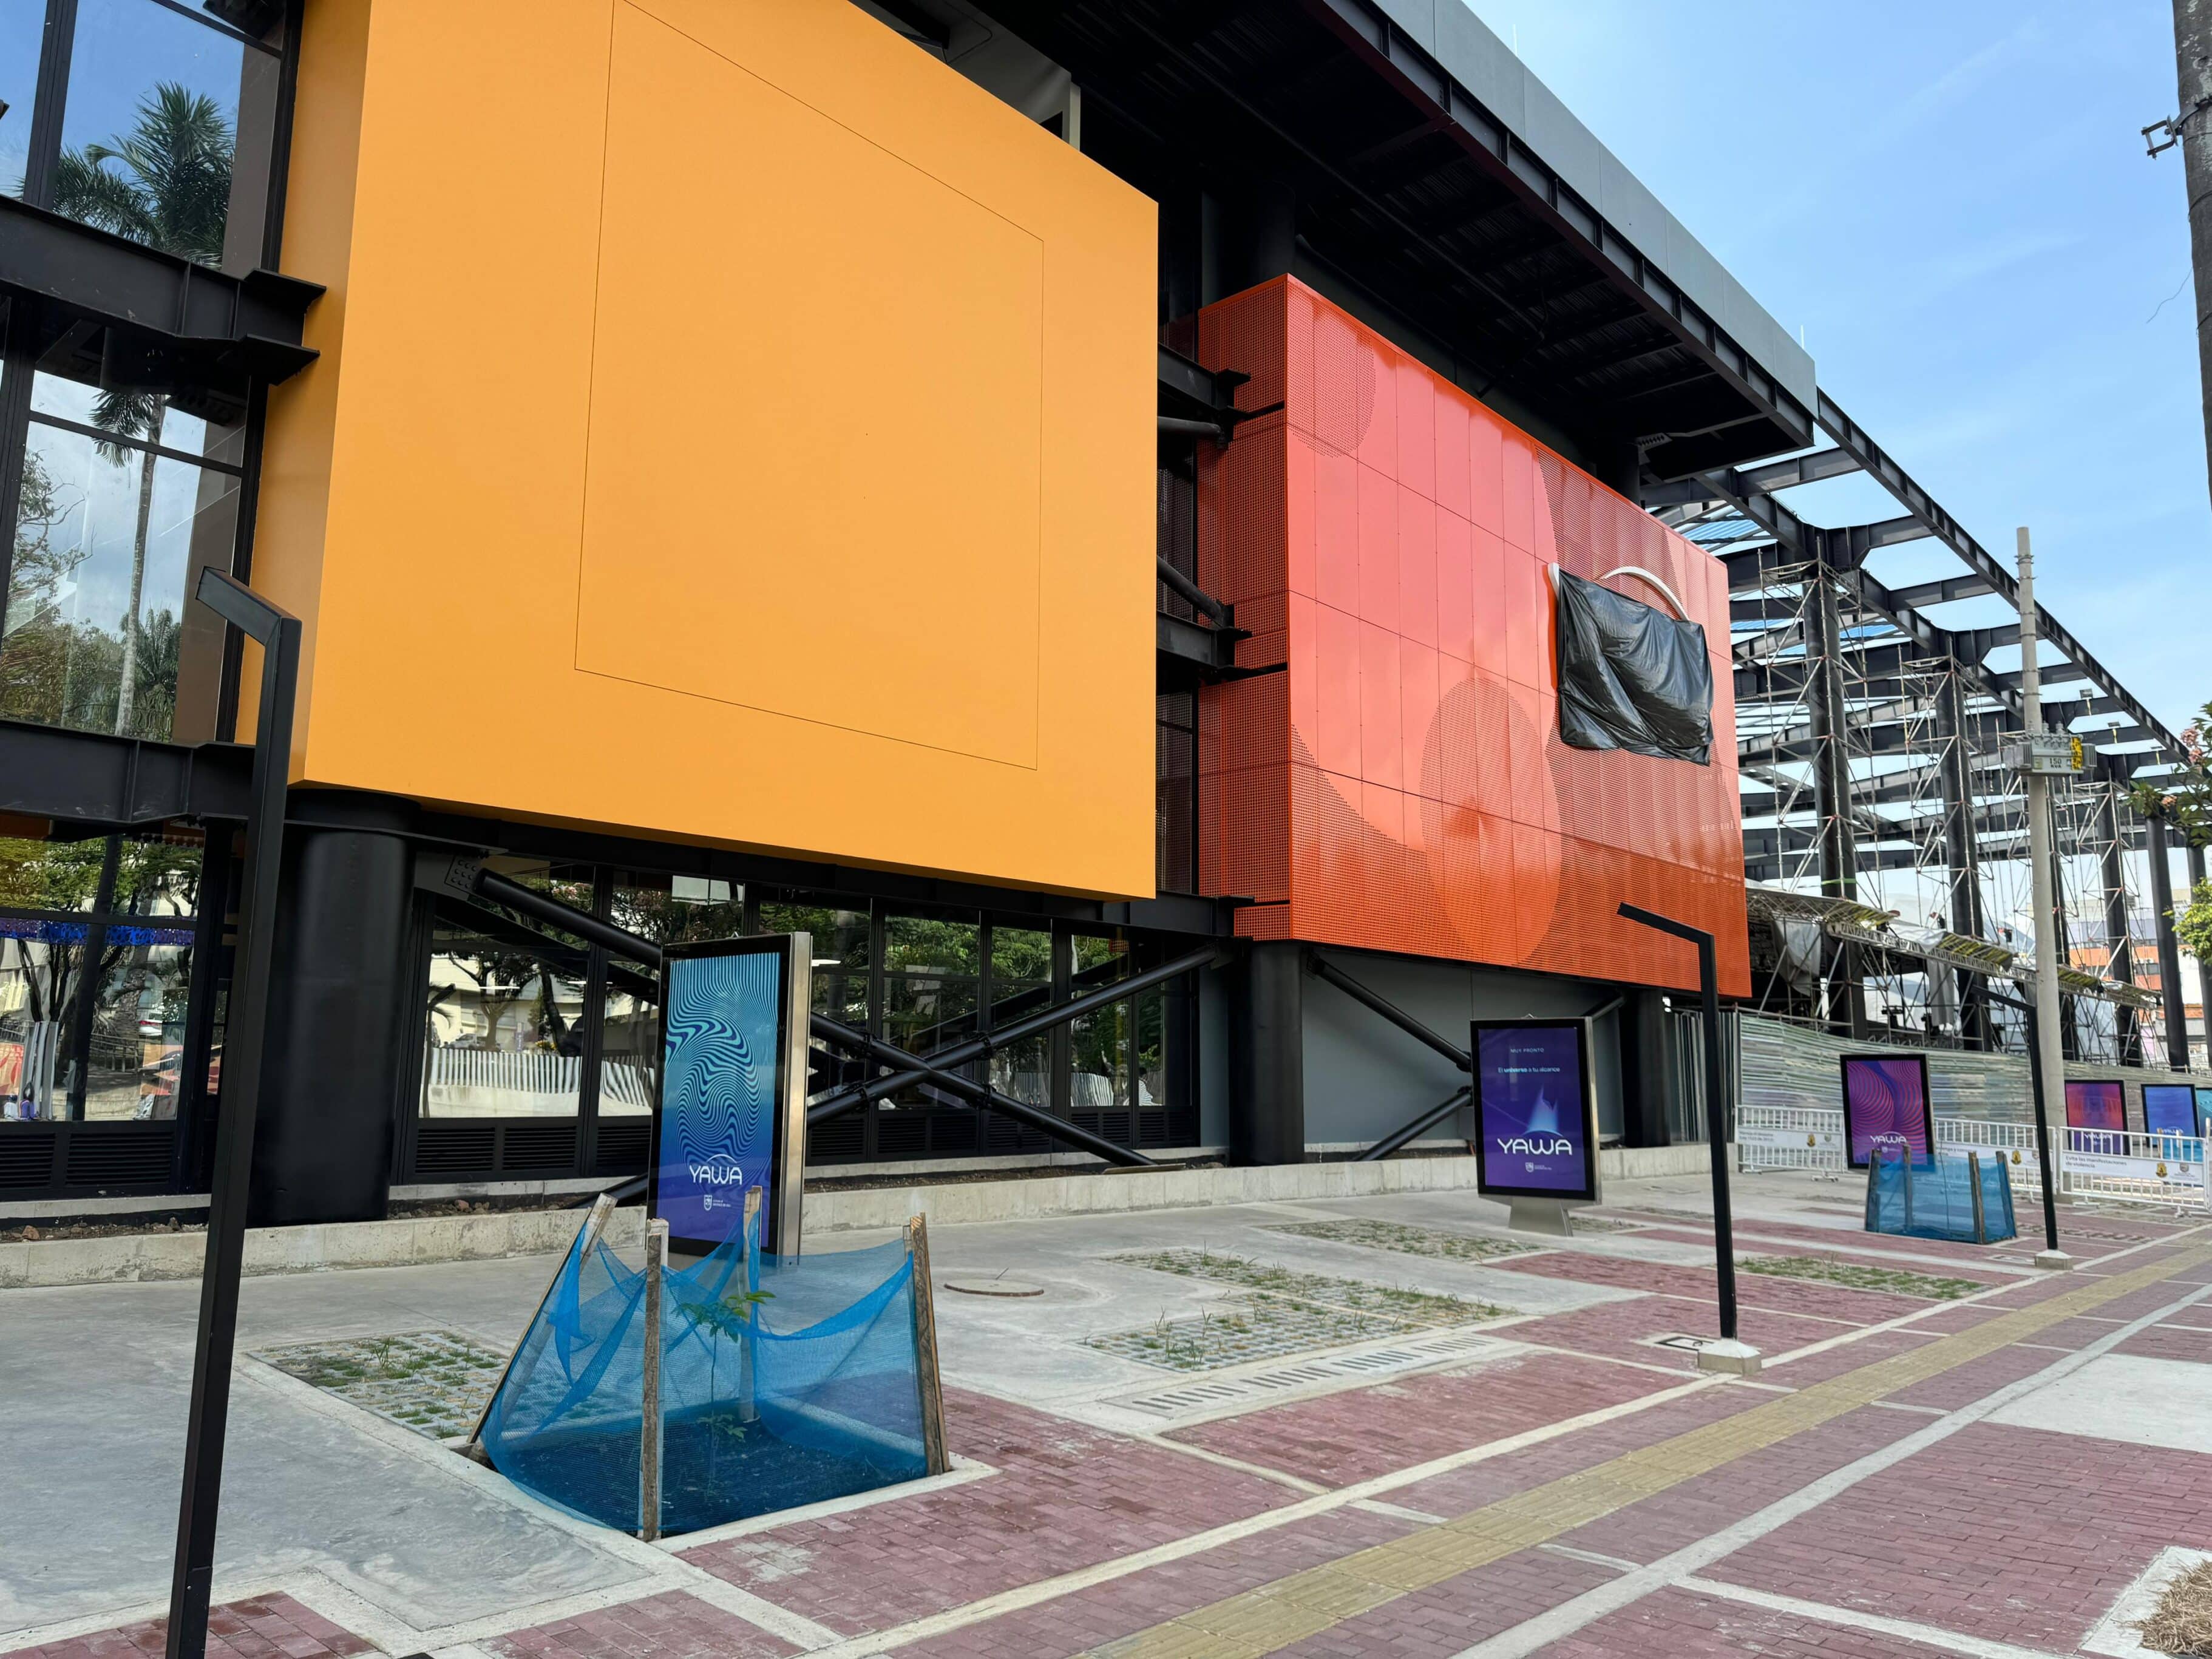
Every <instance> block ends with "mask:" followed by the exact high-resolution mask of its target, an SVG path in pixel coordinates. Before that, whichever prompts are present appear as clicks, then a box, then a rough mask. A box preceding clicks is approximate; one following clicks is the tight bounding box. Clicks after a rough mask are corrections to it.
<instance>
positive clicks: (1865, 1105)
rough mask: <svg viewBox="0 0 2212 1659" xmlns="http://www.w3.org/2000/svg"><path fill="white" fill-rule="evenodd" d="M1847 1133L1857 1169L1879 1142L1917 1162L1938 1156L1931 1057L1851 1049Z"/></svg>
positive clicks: (1846, 1095)
mask: <svg viewBox="0 0 2212 1659" xmlns="http://www.w3.org/2000/svg"><path fill="white" fill-rule="evenodd" d="M1843 1058H1844V1136H1845V1138H1846V1139H1847V1140H1848V1141H1849V1142H1850V1163H1851V1167H1852V1168H1854V1169H1863V1168H1864V1167H1865V1164H1866V1162H1867V1159H1868V1158H1869V1157H1870V1156H1871V1155H1872V1152H1873V1151H1874V1149H1875V1147H1877V1146H1880V1147H1883V1148H1888V1149H1894V1150H1896V1151H1899V1152H1903V1153H1904V1154H1905V1156H1906V1157H1908V1158H1911V1159H1912V1160H1913V1161H1914V1162H1915V1163H1925V1162H1926V1161H1927V1160H1928V1159H1929V1158H1932V1157H1933V1156H1934V1155H1935V1135H1934V1132H1933V1131H1934V1125H1933V1124H1932V1123H1931V1122H1930V1121H1929V1104H1928V1061H1927V1060H1926V1059H1925V1058H1924V1057H1923V1056H1922V1055H1919V1054H1845V1055H1844V1057H1843Z"/></svg>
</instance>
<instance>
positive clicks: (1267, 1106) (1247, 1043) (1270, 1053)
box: [1229, 939, 1306, 1164]
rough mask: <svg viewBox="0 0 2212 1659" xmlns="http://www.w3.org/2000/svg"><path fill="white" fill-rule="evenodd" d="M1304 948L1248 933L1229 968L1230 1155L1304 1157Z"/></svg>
mask: <svg viewBox="0 0 2212 1659" xmlns="http://www.w3.org/2000/svg"><path fill="white" fill-rule="evenodd" d="M1304 955H1305V947H1304V946H1303V945H1297V944H1295V943H1292V942H1291V941H1288V940H1280V939H1255V940H1254V941H1253V942H1252V944H1251V945H1249V946H1248V947H1247V949H1246V951H1245V952H1244V954H1243V957H1241V958H1240V959H1239V960H1238V961H1237V963H1236V964H1235V966H1234V967H1232V968H1231V969H1230V971H1229V981H1230V990H1229V994H1230V1013H1229V1021H1230V1062H1229V1064H1230V1071H1229V1161H1230V1162H1231V1164H1303V1163H1304V1162H1305V1158H1306V1062H1305V964H1304Z"/></svg>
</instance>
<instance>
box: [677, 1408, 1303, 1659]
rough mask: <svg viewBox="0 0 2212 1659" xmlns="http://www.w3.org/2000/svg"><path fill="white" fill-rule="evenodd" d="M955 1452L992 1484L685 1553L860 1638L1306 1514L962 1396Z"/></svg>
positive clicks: (1237, 1480)
mask: <svg viewBox="0 0 2212 1659" xmlns="http://www.w3.org/2000/svg"><path fill="white" fill-rule="evenodd" d="M945 1416H946V1418H947V1419H948V1421H949V1423H950V1424H951V1440H952V1445H953V1449H954V1450H955V1451H957V1452H959V1453H961V1454H962V1455H965V1456H969V1457H973V1458H975V1459H977V1460H979V1461H981V1462H986V1463H989V1464H992V1465H994V1467H995V1468H998V1470H999V1471H1000V1473H999V1474H995V1475H993V1476H992V1477H990V1478H989V1479H987V1480H977V1481H972V1482H970V1483H969V1484H968V1485H966V1486H954V1487H951V1488H949V1489H948V1490H945V1491H942V1492H930V1493H927V1494H926V1495H924V1496H921V1497H918V1498H907V1499H903V1500H901V1501H898V1502H895V1503H888V1504H878V1505H877V1506H875V1507H873V1508H871V1509H864V1510H854V1511H852V1512H850V1513H849V1514H846V1515H839V1516H829V1518H827V1519H824V1520H819V1521H806V1522H797V1523H795V1524H793V1525H791V1526H787V1527H778V1528H774V1529H773V1530H770V1531H767V1532H759V1533H754V1534H749V1535H748V1536H746V1537H744V1538H740V1539H735V1540H732V1541H729V1542H727V1543H722V1544H708V1545H704V1546H702V1547H700V1548H697V1549H695V1550H690V1551H687V1552H685V1559H687V1560H690V1561H691V1562H693V1563H695V1564H696V1565H699V1566H702V1567H704V1568H705V1569H706V1570H707V1571H709V1572H711V1573H713V1574H714V1575H715V1576H716V1577H720V1578H726V1579H728V1580H729V1581H730V1582H731V1583H735V1584H739V1585H742V1586H743V1587H744V1588H745V1589H750V1590H753V1591H755V1592H757V1594H759V1595H764V1596H766V1597H767V1598H768V1599H769V1600H770V1601H775V1602H776V1603H777V1604H778V1605H780V1606H781V1607H788V1608H790V1609H791V1610H792V1611H793V1612H794V1613H804V1614H805V1616H806V1617H807V1618H809V1619H812V1620H817V1621H818V1622H820V1623H822V1624H824V1625H827V1626H829V1627H830V1628H831V1629H832V1630H836V1631H840V1632H845V1633H848V1634H859V1633H860V1632H864V1631H872V1630H881V1629H883V1628H884V1626H889V1625H896V1624H903V1623H905V1622H906V1621H907V1620H910V1619H915V1618H919V1617H921V1615H922V1614H924V1613H935V1612H938V1611H939V1610H940V1609H942V1608H945V1607H958V1606H960V1605H962V1604H963V1603H964V1602H968V1601H975V1600H977V1599H978V1598H980V1597H981V1596H986V1595H993V1594H994V1593H995V1592H997V1591H999V1590H1002V1589H1010V1588H1012V1586H1014V1585H1016V1584H1026V1583H1033V1582H1035V1581H1036V1580H1037V1579H1040V1578H1050V1577H1054V1576H1055V1575H1057V1574H1060V1573H1063V1572H1072V1571H1075V1570H1076V1569H1077V1568H1079V1567H1086V1566H1090V1565H1094V1564H1095V1563H1097V1562H1100V1561H1107V1560H1111V1559H1114V1558H1115V1557H1116V1556H1121V1555H1127V1554H1130V1553H1133V1552H1134V1551H1138V1550H1142V1549H1148V1548H1150V1547H1152V1546H1153V1545H1155V1544H1161V1543H1165V1542H1166V1541H1169V1540H1170V1539H1174V1538H1182V1537H1186V1536H1188V1534H1192V1533H1194V1532H1203V1531H1205V1530H1206V1528H1210V1527H1216V1526H1219V1525H1221V1524H1222V1523H1224V1522H1229V1521H1236V1520H1240V1519H1242V1518H1243V1517H1244V1516H1249V1515H1255V1514H1257V1513H1259V1512H1260V1511H1261V1510H1268V1509H1273V1508H1275V1507H1276V1506H1278V1505H1279V1504H1286V1503H1291V1502H1294V1501H1296V1499H1297V1493H1296V1492H1292V1491H1291V1490H1290V1489H1289V1488H1287V1487H1285V1486H1282V1485H1280V1484H1279V1483H1277V1482H1275V1481H1271V1480H1262V1479H1261V1478H1260V1477H1258V1476H1256V1475H1248V1474H1240V1473H1238V1472H1237V1471H1236V1470H1233V1469H1225V1468H1220V1467H1219V1466H1218V1465H1215V1464H1212V1463H1207V1462H1203V1461H1202V1460H1200V1459H1199V1458H1195V1457H1192V1456H1189V1455H1187V1454H1185V1453H1182V1452H1176V1451H1169V1450H1166V1449H1162V1448H1160V1447H1157V1446H1149V1445H1146V1444H1145V1443H1142V1442H1140V1441H1133V1440H1129V1439H1127V1438H1125V1437H1121V1436H1118V1435H1113V1434H1109V1433H1107V1432H1105V1431H1103V1430H1099V1429H1092V1428H1086V1427H1085V1426H1083V1425H1080V1424H1076V1423H1071V1422H1069V1421H1067V1420H1066V1419H1062V1418H1056V1417H1048V1416H1046V1415H1045V1414H1044V1413H1041V1412H1034V1411H1030V1410H1027V1409H1025V1408H1024V1407H1019V1406H1014V1405H1009V1404H1007V1403H1006V1402H1005V1401H998V1400H993V1399H989V1398H987V1397H986V1396H983V1395H973V1394H967V1393H963V1392H961V1391H960V1390H957V1389H948V1390H947V1391H946V1399H945Z"/></svg>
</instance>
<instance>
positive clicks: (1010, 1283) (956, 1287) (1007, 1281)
mask: <svg viewBox="0 0 2212 1659" xmlns="http://www.w3.org/2000/svg"><path fill="white" fill-rule="evenodd" d="M945 1289H946V1290H948V1291H958V1292H959V1293H960V1294H961V1295H963V1296H1042V1295H1043V1294H1044V1286H1043V1285H1035V1284H1031V1283H1030V1281H1029V1280H1028V1279H1012V1278H1009V1277H1008V1276H1007V1275H1006V1274H1004V1273H1000V1274H998V1275H997V1276H995V1277H994V1278H990V1279H946V1280H945Z"/></svg>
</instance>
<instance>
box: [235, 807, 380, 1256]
mask: <svg viewBox="0 0 2212 1659" xmlns="http://www.w3.org/2000/svg"><path fill="white" fill-rule="evenodd" d="M303 803H304V804H303ZM404 812H405V808H404V805H402V804H401V803H398V802H392V801H386V800H385V799H381V798H380V797H377V796H374V795H361V796H356V795H336V794H332V795H323V794H319V793H318V794H312V795H307V796H304V797H302V798H300V799H295V803H294V806H293V817H294V820H295V823H294V824H293V827H292V829H291V830H290V833H289V835H288V836H286V838H285V848H284V854H285V856H284V900H283V909H282V915H283V920H282V923H281V925H280V927H279V929H278V933H277V938H276V970H275V977H274V982H273V984H272V986H271V988H270V1004H269V1051H268V1054H267V1055H266V1057H265V1058H264V1066H265V1067H266V1073H265V1075H266V1085H265V1088H264V1096H263V1100H262V1103H261V1125H260V1133H259V1134H258V1138H257V1139H256V1143H255V1146H254V1155H253V1185H252V1206H251V1214H252V1220H253V1225H256V1226H264V1227H265V1226H276V1225H287V1224H291V1223H296V1222H313V1221H374V1220H380V1219H381V1218H383V1216H384V1214H385V1212H386V1206H388V1204H389V1203H390V1200H391V1196H392V1143H393V1139H394V1138H395V1136H396V1135H397V1133H398V1116H397V1115H398V1111H399V1109H401V1107H402V1106H403V1104H404V1103H403V1102H402V1100H401V1096H402V1095H403V1094H404V1092H405V1088H404V1085H405V1079H407V1078H409V1077H410V1076H411V1075H412V1074H413V1068H412V1066H410V1064H409V1063H408V1061H409V1059H410V1055H409V1051H408V1048H407V1046H406V1045H407V1044H408V1043H409V1042H410V1041H412V1042H421V1041H422V1033H421V1030H420V1028H419V1026H417V1025H416V1024H415V1022H414V1020H413V1019H412V1018H410V1016H411V1015H412V1014H413V1012H414V1009H415V1001H416V997H415V987H414V985H413V977H414V976H413V974H412V972H411V969H412V966H413V961H414V957H413V952H412V951H410V950H409V948H408V946H409V942H410V940H409V916H410V907H411V904H412V901H413V897H414V890H415V865H414V849H413V847H412V845H411V844H410V842H409V841H408V840H407V838H406V836H404V834H401V833H400V829H401V826H402V825H403V823H404ZM301 817H313V818H314V819H316V820H319V822H314V823H299V822H298V820H299V819H300V818H301Z"/></svg>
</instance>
